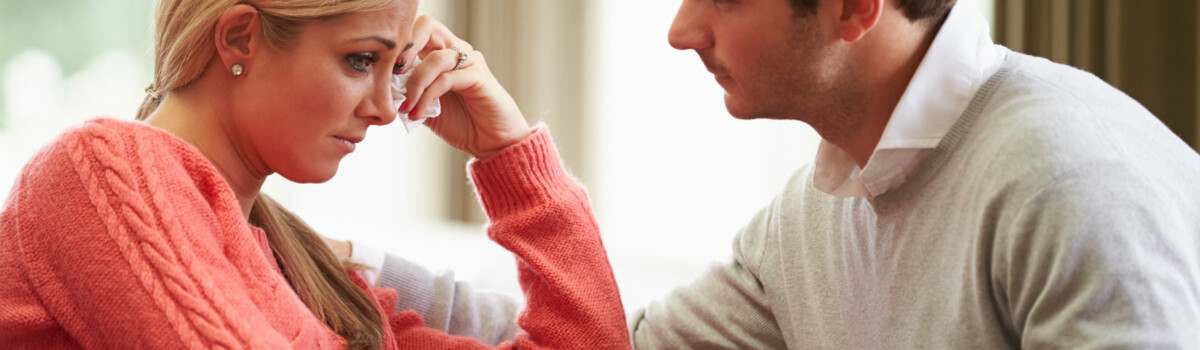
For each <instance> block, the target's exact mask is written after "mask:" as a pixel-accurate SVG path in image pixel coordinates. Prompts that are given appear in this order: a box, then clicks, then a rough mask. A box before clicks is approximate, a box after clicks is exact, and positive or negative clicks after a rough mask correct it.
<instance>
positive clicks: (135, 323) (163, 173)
mask: <svg viewBox="0 0 1200 350" xmlns="http://www.w3.org/2000/svg"><path fill="white" fill-rule="evenodd" d="M469 167H470V172H471V177H472V179H473V180H474V183H475V186H476V189H477V191H478V193H479V198H480V200H481V202H482V203H483V206H484V208H485V210H486V212H487V214H488V217H489V218H490V224H489V225H488V227H487V231H488V236H489V237H490V238H491V239H492V240H494V241H496V242H497V243H499V244H500V245H501V246H503V247H504V248H506V249H508V250H510V251H512V252H513V253H514V254H515V255H516V258H517V263H518V264H517V265H518V268H519V276H520V277H519V278H520V282H521V285H522V287H523V290H524V292H525V296H526V298H527V299H528V302H527V307H526V309H525V310H524V311H523V312H522V313H521V314H520V316H519V317H518V321H517V322H518V324H519V325H520V327H521V329H522V331H521V332H520V333H518V334H517V337H516V339H515V340H514V341H511V342H506V343H504V344H501V346H500V347H501V348H523V349H536V348H555V349H625V348H629V347H630V345H629V344H630V342H629V338H628V333H627V330H626V328H625V316H624V311H623V308H622V306H621V302H620V298H619V296H618V294H617V286H616V282H615V281H614V279H613V276H612V270H611V268H610V267H609V264H608V260H607V259H606V257H605V252H604V247H603V246H602V244H601V242H600V235H599V231H598V228H597V225H596V222H595V220H594V219H593V217H592V215H591V208H590V206H589V204H588V200H587V197H586V194H585V193H584V191H583V189H582V188H581V187H580V186H579V185H578V184H577V183H576V182H575V181H574V180H573V179H572V178H571V177H570V176H569V175H567V173H566V172H565V170H563V168H562V165H561V163H560V162H559V160H558V155H557V152H556V151H555V149H554V145H553V142H552V141H551V139H550V136H549V132H548V131H546V130H545V128H544V127H543V128H539V129H538V130H537V131H536V132H534V134H533V135H531V136H530V137H529V138H528V139H527V140H525V141H523V142H521V143H519V144H517V145H514V146H511V147H509V148H508V149H505V150H504V151H502V152H501V153H499V154H496V155H495V156H493V157H491V158H488V159H486V160H482V161H474V162H472V163H471V164H470V165H469ZM352 275H353V277H352V278H354V279H355V280H356V283H359V285H360V287H362V288H363V289H364V290H366V291H367V294H368V295H369V296H370V297H371V298H372V299H373V300H374V301H375V303H376V306H377V307H378V309H379V310H380V312H381V313H382V314H383V315H384V319H385V320H386V323H387V324H386V325H385V327H384V329H385V330H386V340H387V341H386V343H385V348H387V349H468V348H470V349H474V348H485V347H487V346H486V345H485V344H483V343H480V342H479V341H477V340H475V339H471V338H466V337H458V336H452V335H448V334H445V333H441V332H439V331H437V330H434V329H431V328H426V327H424V326H423V323H422V320H421V316H419V315H418V314H417V313H415V312H412V311H403V312H399V313H393V312H392V311H391V310H392V309H393V307H392V304H393V303H394V301H395V298H396V293H395V291H394V290H392V289H388V288H369V287H367V286H366V284H365V283H364V282H363V280H362V279H361V278H359V277H358V275H357V274H352ZM344 347H345V341H344V340H343V339H342V338H341V337H340V336H338V335H337V334H336V333H334V332H333V331H332V330H330V329H329V328H328V327H327V326H326V325H325V324H324V323H323V322H322V321H321V320H319V319H318V318H317V317H316V316H315V315H314V314H313V313H312V312H311V311H310V310H309V309H308V308H307V307H306V306H305V305H304V304H303V303H302V302H301V301H300V299H299V297H297V296H296V294H295V293H294V292H293V291H292V289H291V288H290V286H289V285H288V283H287V281H286V280H284V277H283V275H282V274H281V273H280V271H279V268H278V265H277V264H276V262H275V260H274V258H273V256H272V254H271V251H270V247H269V246H268V244H267V240H266V237H265V234H264V232H263V231H262V230H260V229H257V228H255V227H252V226H251V225H249V224H248V223H247V222H246V220H245V219H244V218H243V217H242V214H241V210H240V209H239V207H238V203H237V201H236V200H235V198H234V194H233V192H232V190H231V189H230V187H229V186H227V185H226V183H225V181H224V179H223V178H222V177H221V175H220V174H219V173H218V172H217V170H216V169H215V168H214V167H213V166H212V165H211V164H210V163H209V162H208V161H207V160H206V159H205V158H204V156H203V155H201V154H200V153H199V152H198V151H197V150H196V149H195V148H193V147H192V146H191V145H189V144H187V143H185V142H184V141H183V140H181V139H179V138H176V137H175V136H173V135H171V134H169V133H167V132H164V131H161V130H159V129H155V128H153V127H150V126H148V125H146V124H144V123H139V122H126V121H117V120H111V119H97V120H93V121H90V122H87V123H85V124H83V125H82V126H79V127H76V128H73V129H71V130H68V131H67V132H66V133H64V134H63V135H62V136H61V137H60V138H59V139H57V140H56V141H54V142H53V143H52V144H50V145H49V146H47V147H46V148H44V149H43V150H42V151H41V152H40V153H38V154H37V156H35V157H34V158H33V160H32V161H31V162H30V163H29V164H28V165H27V166H26V167H25V169H24V171H23V172H22V174H21V177H20V180H18V181H17V183H16V185H15V186H14V187H13V190H12V192H11V194H10V196H9V199H8V201H7V202H6V203H5V205H4V211H3V213H2V214H0V349H80V348H83V349H182V348H192V349H197V348H204V349H209V348H223V349H285V348H295V349H341V348H344Z"/></svg>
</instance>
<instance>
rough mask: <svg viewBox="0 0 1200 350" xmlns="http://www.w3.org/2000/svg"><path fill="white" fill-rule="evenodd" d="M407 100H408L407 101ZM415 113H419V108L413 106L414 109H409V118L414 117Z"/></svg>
mask: <svg viewBox="0 0 1200 350" xmlns="http://www.w3.org/2000/svg"><path fill="white" fill-rule="evenodd" d="M406 102H407V101H406ZM414 115H417V109H416V108H413V110H412V111H409V112H408V119H412V117H413V116H414Z"/></svg>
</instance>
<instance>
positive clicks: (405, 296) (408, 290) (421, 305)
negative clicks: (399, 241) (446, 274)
mask: <svg viewBox="0 0 1200 350" xmlns="http://www.w3.org/2000/svg"><path fill="white" fill-rule="evenodd" d="M384 256H385V257H384V263H383V268H382V269H381V271H380V272H379V284H378V285H379V286H380V287H384V288H392V289H395V290H396V292H397V293H396V307H395V310H392V312H393V313H398V312H401V311H404V310H413V311H416V312H417V313H420V314H421V315H429V312H430V310H433V304H434V302H435V301H434V299H435V298H436V297H437V295H436V294H437V290H436V289H437V279H436V278H435V277H434V276H433V274H432V273H429V271H428V270H425V269H424V268H422V267H420V266H418V265H416V264H413V263H412V262H409V261H408V260H404V259H403V258H401V257H398V256H395V255H391V254H385V255H384Z"/></svg>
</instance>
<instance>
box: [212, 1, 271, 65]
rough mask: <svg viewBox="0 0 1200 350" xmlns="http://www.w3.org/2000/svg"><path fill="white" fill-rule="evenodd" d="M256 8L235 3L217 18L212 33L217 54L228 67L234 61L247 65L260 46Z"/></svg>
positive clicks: (260, 38) (260, 37) (260, 39)
mask: <svg viewBox="0 0 1200 350" xmlns="http://www.w3.org/2000/svg"><path fill="white" fill-rule="evenodd" d="M259 20H260V18H259V14H258V9H255V8H254V7H253V6H250V5H246V4H237V5H234V6H233V7H230V8H228V9H225V12H223V13H221V16H220V17H218V18H217V26H216V30H215V32H214V33H213V38H214V39H215V40H214V42H215V44H216V46H217V55H218V56H220V57H221V61H222V65H223V66H224V67H225V69H229V68H230V67H231V66H233V64H234V63H241V64H242V65H248V64H249V62H250V59H251V58H253V57H254V54H255V52H256V51H258V49H259V48H260V46H261V44H262V36H261V34H260V32H259V25H260V22H259Z"/></svg>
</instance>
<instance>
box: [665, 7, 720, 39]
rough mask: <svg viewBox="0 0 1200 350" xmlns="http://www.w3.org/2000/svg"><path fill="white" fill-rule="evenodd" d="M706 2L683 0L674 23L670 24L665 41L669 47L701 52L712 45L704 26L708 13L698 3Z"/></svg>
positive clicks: (706, 28) (707, 30) (710, 37)
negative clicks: (669, 44) (668, 43)
mask: <svg viewBox="0 0 1200 350" xmlns="http://www.w3.org/2000/svg"><path fill="white" fill-rule="evenodd" d="M704 1H707V0H683V3H682V4H681V5H679V12H677V13H676V14H675V21H674V22H671V30H670V31H669V32H668V33H667V41H668V42H670V43H671V47H674V48H675V49H678V50H703V49H706V48H708V47H709V46H711V45H712V36H711V35H710V33H709V29H708V27H707V25H706V23H707V21H708V18H707V17H708V13H707V12H706V11H705V10H704V9H705V7H704V5H703V4H701V3H700V2H704Z"/></svg>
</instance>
